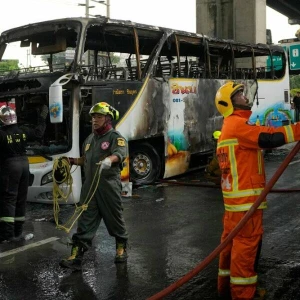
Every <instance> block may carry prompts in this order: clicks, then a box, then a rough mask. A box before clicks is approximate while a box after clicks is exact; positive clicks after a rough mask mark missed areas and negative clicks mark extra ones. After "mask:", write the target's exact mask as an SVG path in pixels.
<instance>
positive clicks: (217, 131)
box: [213, 130, 221, 140]
mask: <svg viewBox="0 0 300 300" xmlns="http://www.w3.org/2000/svg"><path fill="white" fill-rule="evenodd" d="M220 135H221V131H219V130H216V131H214V133H213V138H214V139H215V140H218V139H219V137H220Z"/></svg>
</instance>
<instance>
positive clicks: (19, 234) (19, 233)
mask: <svg viewBox="0 0 300 300" xmlns="http://www.w3.org/2000/svg"><path fill="white" fill-rule="evenodd" d="M23 225H24V222H23V221H22V222H20V221H15V228H14V229H15V238H14V240H15V241H20V240H22V239H23V238H24V236H23Z"/></svg>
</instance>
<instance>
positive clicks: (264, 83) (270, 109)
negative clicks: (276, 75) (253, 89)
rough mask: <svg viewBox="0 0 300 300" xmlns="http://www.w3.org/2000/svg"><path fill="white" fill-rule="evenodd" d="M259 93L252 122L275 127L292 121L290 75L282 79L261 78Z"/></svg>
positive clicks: (253, 110)
mask: <svg viewBox="0 0 300 300" xmlns="http://www.w3.org/2000/svg"><path fill="white" fill-rule="evenodd" d="M257 95H258V99H255V101H254V105H253V107H252V115H251V118H250V122H252V123H255V124H258V125H265V126H274V127H278V126H283V125H288V124H290V123H291V122H292V120H293V116H292V112H291V105H290V95H289V78H288V76H285V77H284V78H283V79H281V80H272V81H270V80H259V81H258V93H257ZM257 100H258V101H257Z"/></svg>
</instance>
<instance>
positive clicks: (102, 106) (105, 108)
mask: <svg viewBox="0 0 300 300" xmlns="http://www.w3.org/2000/svg"><path fill="white" fill-rule="evenodd" d="M89 114H90V115H93V114H102V115H110V116H111V117H112V118H113V120H116V121H117V120H118V119H119V112H118V111H117V110H116V109H115V108H113V107H112V106H111V105H109V104H108V103H106V102H99V103H97V104H95V105H94V106H93V107H92V108H91V109H90V112H89Z"/></svg>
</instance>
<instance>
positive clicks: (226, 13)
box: [196, 0, 266, 43]
mask: <svg viewBox="0 0 300 300" xmlns="http://www.w3.org/2000/svg"><path fill="white" fill-rule="evenodd" d="M196 31H197V33H203V34H206V35H208V36H212V37H218V38H222V39H233V40H236V41H239V42H247V43H266V0H250V1H245V0H196Z"/></svg>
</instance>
